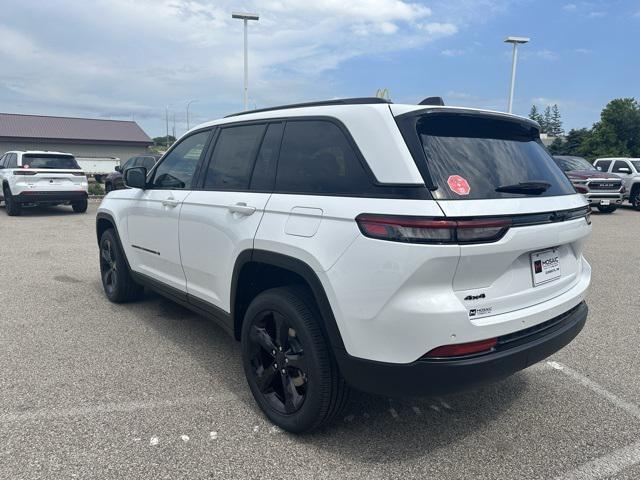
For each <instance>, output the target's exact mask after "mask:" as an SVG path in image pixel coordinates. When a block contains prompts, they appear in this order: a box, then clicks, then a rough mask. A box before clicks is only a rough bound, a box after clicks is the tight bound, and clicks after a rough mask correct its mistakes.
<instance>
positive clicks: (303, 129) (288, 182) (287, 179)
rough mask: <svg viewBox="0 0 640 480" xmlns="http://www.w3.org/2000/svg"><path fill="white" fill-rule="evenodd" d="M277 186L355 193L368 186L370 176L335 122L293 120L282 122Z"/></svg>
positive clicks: (280, 189) (285, 189)
mask: <svg viewBox="0 0 640 480" xmlns="http://www.w3.org/2000/svg"><path fill="white" fill-rule="evenodd" d="M276 190H277V191H278V192H282V193H311V194H329V195H330V194H338V195H346V194H352V195H358V194H362V193H365V192H369V191H370V190H371V180H370V177H369V175H368V174H367V172H366V171H365V170H364V168H363V167H362V164H361V163H360V161H359V160H358V157H357V156H356V153H355V152H354V150H353V148H352V147H351V145H350V143H349V141H348V140H347V137H346V136H345V135H344V133H343V132H342V130H341V129H340V128H339V127H338V126H337V125H336V124H334V123H333V122H330V121H327V120H304V121H298V120H296V121H289V122H287V124H286V126H285V130H284V137H283V139H282V147H281V149H280V159H279V160H278V173H277V178H276Z"/></svg>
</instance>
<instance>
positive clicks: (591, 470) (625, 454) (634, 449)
mask: <svg viewBox="0 0 640 480" xmlns="http://www.w3.org/2000/svg"><path fill="white" fill-rule="evenodd" d="M638 463H640V442H637V443H634V444H632V445H628V446H626V447H623V448H620V449H618V450H615V451H614V452H611V453H610V454H608V455H604V456H602V457H600V458H596V459H595V460H592V461H590V462H587V463H585V464H583V465H581V466H579V467H578V468H576V469H575V470H572V471H570V472H567V473H565V474H563V475H560V476H559V477H556V478H555V480H587V479H589V480H595V479H599V478H607V477H610V476H612V475H615V474H617V473H619V472H621V471H622V470H624V469H625V468H629V467H632V466H633V465H636V464H638Z"/></svg>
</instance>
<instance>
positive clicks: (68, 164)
mask: <svg viewBox="0 0 640 480" xmlns="http://www.w3.org/2000/svg"><path fill="white" fill-rule="evenodd" d="M22 166H23V167H24V166H28V167H29V168H57V169H64V170H69V169H79V168H80V165H78V162H76V159H75V158H74V157H73V156H71V155H43V154H37V155H32V154H26V155H23V156H22Z"/></svg>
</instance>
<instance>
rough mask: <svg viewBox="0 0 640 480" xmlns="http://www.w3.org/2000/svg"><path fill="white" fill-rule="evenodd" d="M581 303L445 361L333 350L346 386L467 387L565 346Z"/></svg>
mask: <svg viewBox="0 0 640 480" xmlns="http://www.w3.org/2000/svg"><path fill="white" fill-rule="evenodd" d="M587 312H588V309H587V305H586V303H585V302H582V303H580V304H578V305H577V306H575V307H573V308H572V309H571V310H569V311H568V312H565V313H563V314H562V315H559V316H557V317H555V318H552V319H551V320H549V321H547V322H544V324H542V325H539V326H538V327H534V328H530V329H527V330H523V331H520V332H516V333H514V334H510V335H504V336H502V337H499V339H498V341H499V344H498V346H497V347H496V349H495V351H493V352H491V353H487V354H481V355H477V356H473V357H465V358H460V359H447V360H422V359H421V360H417V361H415V362H412V363H409V364H394V363H383V362H376V361H372V360H366V359H361V358H356V357H352V356H350V355H349V354H348V353H346V351H342V350H341V351H336V352H335V353H336V357H337V361H338V364H339V366H340V370H341V372H342V374H343V376H344V377H345V379H346V381H347V383H348V384H350V385H351V386H353V387H355V388H357V389H360V390H364V391H367V392H371V393H377V394H381V395H387V396H423V395H433V394H441V393H448V392H454V391H461V390H468V389H471V388H474V387H477V386H479V385H481V384H484V383H489V382H493V381H496V380H500V379H502V378H505V377H508V376H509V375H512V374H513V373H516V372H518V371H519V370H522V369H524V368H527V367H529V366H531V365H533V364H534V363H537V362H539V361H541V360H543V359H545V358H547V357H548V356H549V355H551V354H553V353H555V352H557V351H558V350H560V349H561V348H562V347H564V346H565V345H567V344H568V343H569V342H571V340H573V338H574V337H575V336H576V335H578V333H580V330H582V327H583V326H584V324H585V322H586V319H587Z"/></svg>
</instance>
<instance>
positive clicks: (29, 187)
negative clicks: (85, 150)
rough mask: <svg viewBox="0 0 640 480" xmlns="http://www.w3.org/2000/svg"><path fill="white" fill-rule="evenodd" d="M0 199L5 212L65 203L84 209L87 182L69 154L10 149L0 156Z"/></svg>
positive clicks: (80, 209)
mask: <svg viewBox="0 0 640 480" xmlns="http://www.w3.org/2000/svg"><path fill="white" fill-rule="evenodd" d="M0 185H1V186H2V189H1V191H0V200H4V203H5V209H6V211H7V214H8V215H11V216H14V215H20V212H21V211H22V207H23V206H28V205H60V204H69V205H71V207H72V208H73V211H74V212H77V213H84V212H86V211H87V194H88V187H89V184H88V181H87V176H86V175H85V174H84V172H83V171H82V170H81V169H80V166H79V165H78V163H77V162H76V159H75V158H74V156H73V155H71V154H70V153H61V152H43V151H28V152H22V151H12V152H6V153H5V154H4V155H2V157H0Z"/></svg>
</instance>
